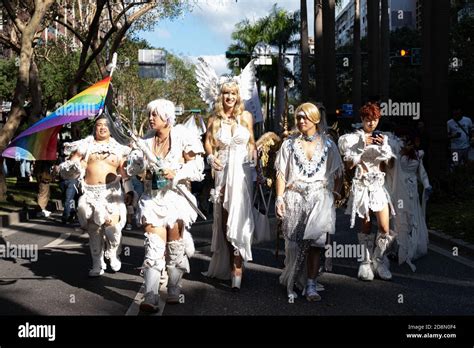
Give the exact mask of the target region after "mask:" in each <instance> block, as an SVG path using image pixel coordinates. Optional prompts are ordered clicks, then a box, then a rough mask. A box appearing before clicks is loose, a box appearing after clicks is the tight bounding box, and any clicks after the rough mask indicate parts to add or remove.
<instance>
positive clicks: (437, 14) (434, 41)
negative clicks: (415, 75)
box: [421, 0, 450, 178]
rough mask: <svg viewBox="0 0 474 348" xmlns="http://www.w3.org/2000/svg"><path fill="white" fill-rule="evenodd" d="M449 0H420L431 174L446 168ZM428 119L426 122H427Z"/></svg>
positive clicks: (434, 175) (424, 111)
mask: <svg viewBox="0 0 474 348" xmlns="http://www.w3.org/2000/svg"><path fill="white" fill-rule="evenodd" d="M449 7H450V1H449V0H437V1H423V7H422V11H423V12H422V30H423V46H422V49H423V58H422V59H423V66H422V69H423V99H422V101H423V102H422V104H421V105H422V110H421V111H422V112H421V114H422V118H423V120H424V121H425V124H426V126H427V129H428V134H429V135H430V142H429V149H430V152H429V153H428V156H427V157H428V158H427V161H426V162H427V167H428V168H429V170H430V177H432V178H440V177H442V176H443V174H445V173H446V170H447V161H448V151H447V143H448V139H447V134H446V122H447V121H448V118H449V103H448V94H449V93H448V59H449V50H448V47H449V40H448V39H449V36H448V35H449ZM427 121H429V122H427Z"/></svg>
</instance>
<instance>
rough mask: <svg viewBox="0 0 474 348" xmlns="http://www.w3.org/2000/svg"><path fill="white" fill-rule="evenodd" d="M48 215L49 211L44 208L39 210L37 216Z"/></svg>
mask: <svg viewBox="0 0 474 348" xmlns="http://www.w3.org/2000/svg"><path fill="white" fill-rule="evenodd" d="M50 215H51V212H50V211H49V210H46V209H43V210H41V212H40V213H39V216H41V217H49V216H50Z"/></svg>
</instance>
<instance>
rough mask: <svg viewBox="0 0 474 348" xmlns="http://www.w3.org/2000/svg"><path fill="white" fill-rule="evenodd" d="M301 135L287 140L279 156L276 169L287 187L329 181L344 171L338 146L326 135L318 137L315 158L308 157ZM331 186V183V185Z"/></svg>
mask: <svg viewBox="0 0 474 348" xmlns="http://www.w3.org/2000/svg"><path fill="white" fill-rule="evenodd" d="M303 141H304V140H303V138H302V136H301V134H295V135H292V136H290V137H288V139H286V140H285V141H284V142H283V144H282V145H281V148H280V150H279V152H278V154H277V157H276V160H275V169H276V171H277V175H279V176H280V177H282V178H283V179H284V180H285V183H286V185H285V186H286V187H289V186H291V185H293V184H295V183H298V182H299V183H314V182H316V181H321V180H329V179H330V178H332V177H333V175H340V174H342V171H343V164H342V161H341V156H340V155H339V151H338V148H337V146H336V144H335V143H334V142H333V141H332V140H331V139H330V138H329V137H328V136H326V135H322V136H320V137H318V140H317V145H316V149H315V151H314V153H313V157H312V158H311V159H310V160H308V158H307V157H306V155H305V153H304V150H303V147H302V145H301V144H302V142H303ZM329 184H331V183H329Z"/></svg>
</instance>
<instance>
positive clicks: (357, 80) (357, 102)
mask: <svg viewBox="0 0 474 348" xmlns="http://www.w3.org/2000/svg"><path fill="white" fill-rule="evenodd" d="M354 12H355V13H354V39H353V47H354V48H353V51H352V68H353V77H352V112H353V114H352V115H353V118H354V120H356V119H357V117H358V112H359V109H360V106H361V99H362V65H361V64H362V63H361V54H360V44H361V43H360V0H354Z"/></svg>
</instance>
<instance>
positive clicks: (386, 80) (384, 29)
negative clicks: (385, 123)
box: [380, 0, 390, 101]
mask: <svg viewBox="0 0 474 348" xmlns="http://www.w3.org/2000/svg"><path fill="white" fill-rule="evenodd" d="M381 4H382V6H381V7H382V15H381V18H380V48H381V57H380V58H381V59H380V68H381V70H380V76H381V79H380V80H381V86H380V92H381V97H382V98H381V99H382V100H383V101H387V100H388V97H389V93H390V26H389V19H388V0H381Z"/></svg>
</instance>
